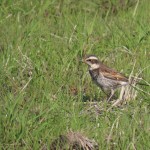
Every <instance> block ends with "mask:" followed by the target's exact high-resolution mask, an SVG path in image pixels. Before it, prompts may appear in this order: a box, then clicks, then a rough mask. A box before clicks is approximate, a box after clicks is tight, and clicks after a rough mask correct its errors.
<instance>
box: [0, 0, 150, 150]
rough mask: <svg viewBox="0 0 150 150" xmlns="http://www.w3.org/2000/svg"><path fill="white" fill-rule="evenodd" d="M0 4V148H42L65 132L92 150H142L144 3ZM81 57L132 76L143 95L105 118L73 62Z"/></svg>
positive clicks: (146, 70)
mask: <svg viewBox="0 0 150 150" xmlns="http://www.w3.org/2000/svg"><path fill="white" fill-rule="evenodd" d="M0 5H1V7H0V29H1V30H0V36H1V38H0V64H1V65H0V70H1V71H0V88H1V90H0V98H1V100H0V107H1V108H0V126H1V127H0V141H1V144H0V148H1V149H42V148H43V146H44V147H45V146H46V148H48V149H49V147H50V145H51V143H52V141H53V140H54V139H56V138H57V137H59V135H62V134H66V133H67V132H69V131H70V130H71V131H74V132H81V133H84V134H85V135H86V136H87V137H88V138H90V139H94V140H95V141H96V142H97V143H98V144H99V146H100V149H115V150H117V149H118V150H119V149H137V150H141V149H143V150H148V149H150V142H149V139H150V134H149V131H150V115H149V113H150V95H149V91H150V86H149V83H150V66H149V65H150V59H149V58H150V44H149V43H150V26H149V25H150V19H149V18H150V13H149V12H150V3H149V0H142V1H139V0H131V1H128V0H123V1H119V0H112V1H107V0H101V1H99V0H93V1H90V0H82V1H75V0H65V1H62V0H45V1H44V0H40V1H29V0H25V1H23V0H21V1H19V0H16V1H1V2H0ZM85 54H94V55H96V56H98V57H99V59H100V60H101V61H103V62H104V63H105V64H107V65H108V66H110V67H112V68H115V69H116V70H118V71H120V72H122V73H124V74H125V75H126V76H129V75H130V74H131V72H132V71H133V75H137V74H138V73H139V77H140V78H143V80H142V81H141V82H142V83H145V81H146V82H147V84H148V86H139V88H140V89H142V90H143V91H144V92H145V93H143V92H142V91H140V90H137V92H138V95H137V97H136V98H135V99H130V100H128V101H127V102H126V103H125V104H123V105H122V106H120V107H116V108H113V109H110V110H109V111H107V110H108V109H109V107H110V106H111V104H110V103H107V102H106V101H105V98H106V97H105V95H104V94H103V92H102V91H101V90H100V89H98V88H97V87H96V85H94V84H93V83H92V82H91V79H90V76H89V75H88V74H87V66H86V65H85V64H82V63H81V61H80V60H81V59H82V57H83V56H84V55H85ZM134 64H135V65H134ZM144 80H145V81H144ZM91 102H96V103H97V105H98V106H99V107H100V112H99V113H98V114H97V113H95V111H93V107H92V111H91V110H90V108H91V105H90V103H91Z"/></svg>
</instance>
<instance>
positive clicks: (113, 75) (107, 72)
mask: <svg viewBox="0 0 150 150" xmlns="http://www.w3.org/2000/svg"><path fill="white" fill-rule="evenodd" d="M100 71H101V74H102V75H103V76H104V77H105V78H109V79H112V80H117V81H124V82H128V78H127V77H125V76H124V75H123V74H121V73H119V72H117V71H115V70H113V69H111V68H109V67H107V66H105V65H101V67H100Z"/></svg>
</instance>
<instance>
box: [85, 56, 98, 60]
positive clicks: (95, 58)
mask: <svg viewBox="0 0 150 150" xmlns="http://www.w3.org/2000/svg"><path fill="white" fill-rule="evenodd" d="M88 59H94V60H98V58H97V57H94V56H90V57H89V58H87V60H88Z"/></svg>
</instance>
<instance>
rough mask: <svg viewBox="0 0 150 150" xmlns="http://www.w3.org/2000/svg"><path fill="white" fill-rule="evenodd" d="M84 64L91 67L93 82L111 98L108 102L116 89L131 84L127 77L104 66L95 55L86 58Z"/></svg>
mask: <svg viewBox="0 0 150 150" xmlns="http://www.w3.org/2000/svg"><path fill="white" fill-rule="evenodd" d="M83 62H85V63H86V64H87V65H88V66H89V73H90V75H91V78H92V80H93V81H94V82H95V83H96V85H98V86H99V87H100V88H101V89H102V91H103V92H105V93H106V94H107V95H108V96H109V97H108V101H109V100H110V99H111V98H112V97H113V95H114V93H115V89H117V88H119V87H122V86H125V85H128V84H129V83H128V78H127V77H125V76H124V75H123V74H121V73H119V72H117V71H116V70H114V69H111V68H109V67H108V66H106V65H104V64H103V63H102V62H101V61H99V60H98V58H97V57H96V56H95V55H88V56H86V57H85V58H84V60H83ZM107 91H109V94H108V93H107Z"/></svg>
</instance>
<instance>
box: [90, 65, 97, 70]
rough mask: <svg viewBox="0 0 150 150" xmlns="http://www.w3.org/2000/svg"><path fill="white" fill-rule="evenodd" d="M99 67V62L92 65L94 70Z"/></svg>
mask: <svg viewBox="0 0 150 150" xmlns="http://www.w3.org/2000/svg"><path fill="white" fill-rule="evenodd" d="M98 68H99V64H92V65H91V66H90V70H94V69H98Z"/></svg>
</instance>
